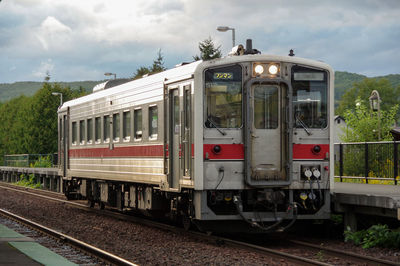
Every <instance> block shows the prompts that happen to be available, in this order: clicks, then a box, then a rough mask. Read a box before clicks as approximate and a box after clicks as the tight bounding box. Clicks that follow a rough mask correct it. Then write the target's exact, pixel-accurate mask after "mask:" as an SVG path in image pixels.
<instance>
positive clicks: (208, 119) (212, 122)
mask: <svg viewBox="0 0 400 266" xmlns="http://www.w3.org/2000/svg"><path fill="white" fill-rule="evenodd" d="M207 122H209V123H210V125H212V126H213V127H215V129H217V130H218V132H219V133H221V134H222V136H225V135H226V132H225V131H223V130H222V129H220V128H219V127H217V126H216V125H215V123H214V121H212V120H211V118H210V117H207Z"/></svg>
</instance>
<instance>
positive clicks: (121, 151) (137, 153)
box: [69, 145, 164, 158]
mask: <svg viewBox="0 0 400 266" xmlns="http://www.w3.org/2000/svg"><path fill="white" fill-rule="evenodd" d="M163 156H164V154H163V145H147V146H128V147H114V149H112V150H110V149H109V148H82V149H73V150H69V157H70V158H83V157H86V158H91V157H163Z"/></svg>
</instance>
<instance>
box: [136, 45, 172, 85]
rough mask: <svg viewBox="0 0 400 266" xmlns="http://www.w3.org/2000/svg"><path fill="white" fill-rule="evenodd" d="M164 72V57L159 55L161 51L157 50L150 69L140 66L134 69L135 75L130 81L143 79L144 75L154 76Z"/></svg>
mask: <svg viewBox="0 0 400 266" xmlns="http://www.w3.org/2000/svg"><path fill="white" fill-rule="evenodd" d="M164 70H166V68H165V67H164V57H163V55H162V53H161V49H159V50H158V53H157V58H156V59H155V60H154V61H153V65H152V66H150V67H145V66H141V67H139V68H138V69H136V73H135V74H134V76H133V77H132V79H138V78H141V77H143V76H144V75H146V74H149V75H151V74H155V73H159V72H162V71H164Z"/></svg>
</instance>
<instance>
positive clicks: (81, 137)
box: [79, 120, 85, 145]
mask: <svg viewBox="0 0 400 266" xmlns="http://www.w3.org/2000/svg"><path fill="white" fill-rule="evenodd" d="M79 143H80V144H81V145H83V144H85V120H81V121H79Z"/></svg>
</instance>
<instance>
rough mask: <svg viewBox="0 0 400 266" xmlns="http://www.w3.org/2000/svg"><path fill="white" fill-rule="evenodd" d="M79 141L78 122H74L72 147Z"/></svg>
mask: <svg viewBox="0 0 400 266" xmlns="http://www.w3.org/2000/svg"><path fill="white" fill-rule="evenodd" d="M77 141H78V126H77V124H76V122H72V145H76V144H77Z"/></svg>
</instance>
